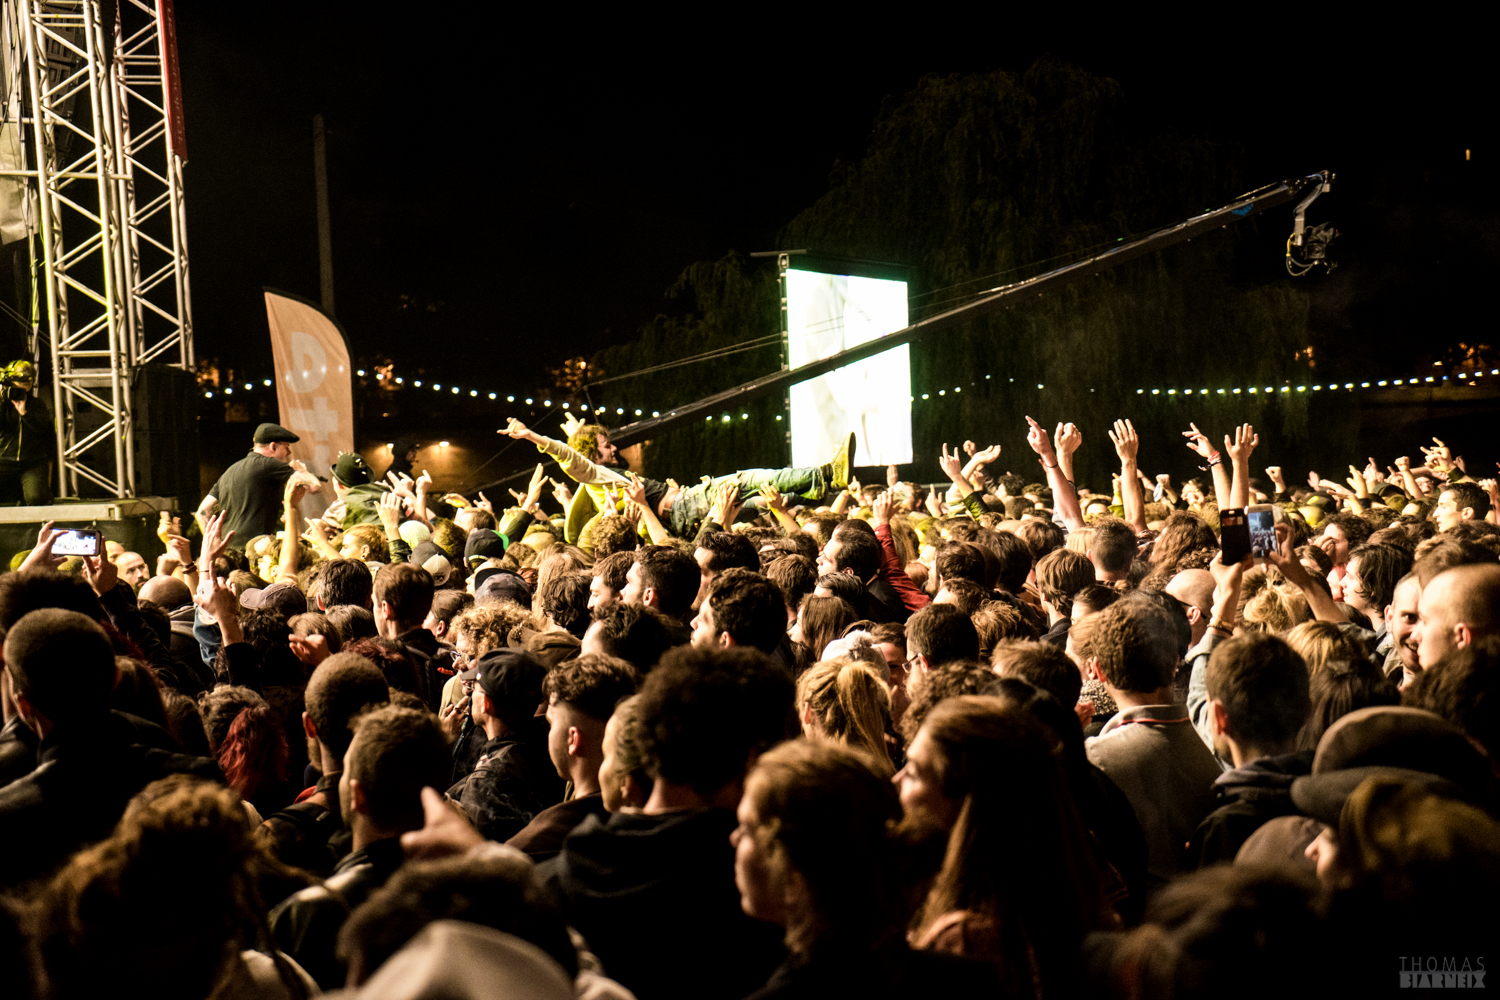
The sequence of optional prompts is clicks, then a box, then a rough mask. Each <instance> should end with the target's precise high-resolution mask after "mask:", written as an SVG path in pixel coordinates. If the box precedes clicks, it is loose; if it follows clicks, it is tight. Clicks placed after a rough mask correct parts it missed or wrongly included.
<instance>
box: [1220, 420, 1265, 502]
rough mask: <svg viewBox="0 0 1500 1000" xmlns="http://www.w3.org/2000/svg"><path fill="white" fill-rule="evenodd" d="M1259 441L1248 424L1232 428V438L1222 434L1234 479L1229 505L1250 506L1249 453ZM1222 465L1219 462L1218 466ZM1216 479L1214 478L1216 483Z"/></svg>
mask: <svg viewBox="0 0 1500 1000" xmlns="http://www.w3.org/2000/svg"><path fill="white" fill-rule="evenodd" d="M1259 443H1260V436H1259V435H1257V434H1256V433H1255V428H1254V427H1251V426H1250V425H1249V424H1241V425H1240V426H1238V427H1236V428H1235V429H1234V440H1233V441H1231V440H1230V439H1229V435H1228V434H1226V435H1224V450H1225V451H1227V452H1229V459H1230V461H1231V462H1232V463H1233V465H1234V480H1233V482H1232V484H1231V485H1230V487H1229V506H1231V507H1248V506H1250V453H1251V452H1253V451H1255V446H1256V445H1257V444H1259ZM1221 466H1222V463H1220V465H1219V466H1215V468H1219V467H1221ZM1217 482H1218V480H1217V479H1216V480H1215V484H1216V485H1217Z"/></svg>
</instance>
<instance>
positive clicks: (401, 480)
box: [386, 472, 416, 499]
mask: <svg viewBox="0 0 1500 1000" xmlns="http://www.w3.org/2000/svg"><path fill="white" fill-rule="evenodd" d="M386 478H387V479H389V480H390V481H391V490H392V491H394V492H395V493H397V494H399V495H400V496H404V497H410V498H412V499H416V492H415V491H414V490H413V489H412V484H413V482H414V481H413V479H412V478H411V477H410V476H398V475H397V474H396V473H394V472H387V473H386Z"/></svg>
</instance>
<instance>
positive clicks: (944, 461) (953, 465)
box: [938, 442, 964, 483]
mask: <svg viewBox="0 0 1500 1000" xmlns="http://www.w3.org/2000/svg"><path fill="white" fill-rule="evenodd" d="M938 467H939V468H941V469H942V470H943V473H944V475H946V476H947V477H948V478H949V479H951V480H953V481H954V482H955V483H957V482H959V481H960V480H961V479H963V474H964V465H963V462H961V461H960V460H959V456H958V452H957V451H954V452H953V454H951V455H950V454H948V445H947V443H946V442H945V443H944V444H943V453H942V455H940V456H939V457H938Z"/></svg>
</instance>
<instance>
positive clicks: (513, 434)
mask: <svg viewBox="0 0 1500 1000" xmlns="http://www.w3.org/2000/svg"><path fill="white" fill-rule="evenodd" d="M500 433H501V434H504V435H505V436H506V437H510V438H515V439H516V440H517V441H520V440H524V439H525V437H526V435H528V434H530V433H531V431H530V429H529V428H528V427H527V426H526V425H525V424H523V423H521V421H519V420H517V419H516V418H515V417H510V418H509V419H507V420H506V422H505V427H504V428H503V429H502V430H501V431H500Z"/></svg>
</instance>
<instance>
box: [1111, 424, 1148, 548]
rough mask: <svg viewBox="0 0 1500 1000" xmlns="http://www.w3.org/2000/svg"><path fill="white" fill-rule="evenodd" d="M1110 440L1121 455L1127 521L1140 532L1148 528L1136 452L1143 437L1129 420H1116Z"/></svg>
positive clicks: (1123, 496)
mask: <svg viewBox="0 0 1500 1000" xmlns="http://www.w3.org/2000/svg"><path fill="white" fill-rule="evenodd" d="M1109 440H1110V443H1112V444H1113V445H1114V446H1115V454H1116V455H1118V456H1119V457H1120V502H1121V504H1122V505H1123V506H1124V508H1125V523H1126V524H1128V525H1130V526H1131V527H1132V528H1134V529H1135V530H1136V533H1137V534H1139V533H1140V532H1143V531H1145V530H1146V497H1145V493H1144V491H1143V490H1142V489H1141V477H1140V476H1139V475H1137V471H1138V468H1137V466H1136V454H1137V452H1139V451H1140V448H1141V439H1140V438H1139V437H1138V436H1137V435H1136V433H1135V426H1134V425H1133V424H1132V423H1131V422H1130V421H1129V420H1116V421H1115V427H1114V430H1112V431H1110V432H1109Z"/></svg>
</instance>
